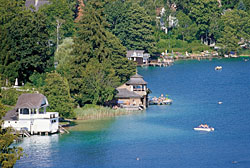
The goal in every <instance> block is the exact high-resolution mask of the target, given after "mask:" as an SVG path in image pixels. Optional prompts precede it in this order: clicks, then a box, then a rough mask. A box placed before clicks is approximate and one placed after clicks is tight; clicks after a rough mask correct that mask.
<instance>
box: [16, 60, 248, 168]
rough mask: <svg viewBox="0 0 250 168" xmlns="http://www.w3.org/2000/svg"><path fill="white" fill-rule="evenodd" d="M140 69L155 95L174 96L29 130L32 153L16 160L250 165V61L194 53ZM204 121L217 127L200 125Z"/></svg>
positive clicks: (106, 165)
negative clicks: (132, 109)
mask: <svg viewBox="0 0 250 168" xmlns="http://www.w3.org/2000/svg"><path fill="white" fill-rule="evenodd" d="M217 65H221V66H222V67H223V70H222V71H215V70H214V68H215V67H216V66H217ZM138 71H139V74H141V75H143V76H144V79H145V80H146V81H147V82H148V86H149V88H150V89H151V91H152V94H151V95H150V96H151V97H153V96H160V94H162V93H164V94H168V95H169V96H170V97H171V98H172V99H173V104H172V105H171V106H150V107H149V108H148V109H147V110H146V112H144V113H141V114H136V115H128V116H121V117H117V118H113V119H105V120H99V121H88V122H79V123H78V125H77V126H75V127H72V128H70V131H71V133H70V134H64V135H52V136H33V137H31V138H25V139H24V141H23V142H22V143H21V144H20V146H21V147H23V148H24V151H25V153H26V154H27V155H28V156H27V157H24V158H22V159H21V160H20V161H18V162H17V164H16V166H15V167H17V168H19V167H20V168H24V167H25V168H26V167H29V168H37V167H62V168H64V167H65V168H66V167H72V168H73V167H84V168H158V167H159V168H237V167H239V168H249V167H250V121H249V120H250V61H247V62H245V61H243V60H242V59H240V58H239V59H222V60H218V59H215V60H211V61H209V60H202V61H197V60H190V61H179V62H176V63H175V64H174V65H173V66H171V67H162V68H160V67H148V68H139V69H138ZM218 101H222V102H223V103H222V104H220V105H219V104H218ZM201 123H207V124H208V125H210V126H212V127H214V128H215V131H214V132H197V131H194V130H193V128H194V127H196V126H198V125H199V124H201Z"/></svg>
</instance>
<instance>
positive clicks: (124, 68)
mask: <svg viewBox="0 0 250 168" xmlns="http://www.w3.org/2000/svg"><path fill="white" fill-rule="evenodd" d="M93 7H95V8H93ZM85 9H86V10H85V11H84V14H83V16H82V18H81V20H80V21H79V23H78V24H79V25H78V30H77V34H76V37H75V38H74V45H73V52H72V54H73V55H74V56H73V57H72V58H71V59H70V61H69V63H67V65H68V67H67V72H65V71H64V72H63V74H64V76H66V77H67V79H68V80H69V83H70V90H71V95H72V97H74V98H75V99H76V100H77V101H78V103H79V104H80V105H83V103H84V102H86V101H89V102H90V100H83V98H84V95H83V93H84V90H83V87H84V86H85V85H86V83H87V82H88V81H85V80H83V78H84V76H83V75H84V74H83V72H84V71H85V70H86V69H85V68H86V67H87V65H88V62H89V61H90V60H92V59H95V60H98V62H99V63H101V64H103V66H105V67H109V68H110V72H109V71H107V73H111V72H113V70H114V73H115V76H117V77H118V79H119V82H120V83H123V82H125V81H127V80H128V79H129V77H130V76H131V75H132V74H133V73H134V72H135V64H134V62H132V61H129V60H128V59H127V58H126V48H125V47H123V46H122V45H121V42H120V40H119V39H118V38H116V37H115V36H114V35H113V34H112V33H110V32H108V31H107V30H106V29H105V27H106V26H107V23H106V21H105V18H104V17H103V16H102V15H103V13H102V10H103V9H102V8H101V7H100V3H99V2H96V3H95V2H92V3H88V4H87V6H86V8H85ZM106 76H108V75H106ZM115 85H116V84H115ZM112 86H114V85H112ZM107 96H108V95H107ZM108 97H109V96H108ZM107 99H108V98H107ZM103 100H104V99H103ZM91 102H93V103H95V102H96V101H94V100H93V101H91ZM99 103H100V102H99Z"/></svg>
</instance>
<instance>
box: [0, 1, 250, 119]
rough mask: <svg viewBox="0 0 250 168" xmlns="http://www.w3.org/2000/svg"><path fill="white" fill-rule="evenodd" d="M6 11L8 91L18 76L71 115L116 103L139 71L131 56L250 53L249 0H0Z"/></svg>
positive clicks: (1, 61)
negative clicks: (130, 52)
mask: <svg viewBox="0 0 250 168" xmlns="http://www.w3.org/2000/svg"><path fill="white" fill-rule="evenodd" d="M28 1H29V2H33V4H31V5H27V4H28V3H27V2H28ZM41 2H43V3H41ZM39 3H41V4H42V5H37V4H39ZM0 12H1V15H0V50H1V52H0V78H1V86H10V85H13V84H14V82H15V79H16V78H18V82H19V85H24V86H26V87H31V88H36V89H37V90H39V91H40V92H41V93H43V94H45V95H46V96H47V97H48V99H49V101H50V102H52V101H53V103H51V105H50V109H51V110H55V111H60V112H61V114H60V115H61V116H64V117H71V118H72V117H74V113H73V111H72V110H73V108H74V107H76V106H84V105H85V104H98V105H103V104H104V103H105V102H107V101H110V100H112V99H113V96H114V95H115V93H116V91H115V88H116V87H117V86H119V85H121V84H122V83H124V82H126V81H127V80H128V79H129V77H130V76H131V75H132V74H134V73H135V71H136V65H135V63H134V62H131V61H129V60H128V59H127V58H126V50H135V49H136V50H145V51H146V52H148V53H150V54H151V55H156V54H157V53H161V52H163V51H165V50H168V51H171V50H172V51H179V52H185V51H188V52H195V51H203V50H205V49H213V47H214V46H216V47H217V48H219V49H220V53H222V54H225V53H229V52H231V51H234V52H241V50H246V49H249V41H250V39H249V38H250V1H249V0H233V1H229V0H189V1H187V0H93V1H87V0H85V1H84V0H46V1H44V0H39V1H38V0H27V1H25V0H21V1H20V0H8V1H6V0H0ZM12 92H14V91H11V94H10V93H5V91H1V96H2V97H8V96H7V95H11V97H17V95H18V94H17V93H12ZM4 95H5V96H4ZM13 95H15V96H13ZM14 100H15V99H14ZM14 100H13V101H14ZM13 101H12V102H10V101H6V100H5V99H3V98H2V102H3V103H4V104H9V105H13ZM60 104H64V106H65V107H62V106H60Z"/></svg>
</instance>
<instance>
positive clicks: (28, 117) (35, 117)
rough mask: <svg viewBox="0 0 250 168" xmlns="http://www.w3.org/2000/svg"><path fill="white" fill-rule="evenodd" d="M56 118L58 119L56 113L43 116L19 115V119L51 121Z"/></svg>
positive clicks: (47, 113)
mask: <svg viewBox="0 0 250 168" xmlns="http://www.w3.org/2000/svg"><path fill="white" fill-rule="evenodd" d="M57 117H58V112H46V113H45V114H29V115H19V119H51V118H57Z"/></svg>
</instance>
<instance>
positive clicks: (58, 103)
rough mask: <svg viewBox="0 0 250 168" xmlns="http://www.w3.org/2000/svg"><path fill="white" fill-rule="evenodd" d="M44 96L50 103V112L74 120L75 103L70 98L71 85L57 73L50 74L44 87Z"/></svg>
mask: <svg viewBox="0 0 250 168" xmlns="http://www.w3.org/2000/svg"><path fill="white" fill-rule="evenodd" d="M43 94H44V95H45V96H46V97H47V99H48V102H49V110H50V111H57V112H59V115H60V116H61V117H66V118H74V117H75V114H74V112H73V108H74V103H73V99H72V98H71V97H70V92H69V84H68V81H67V79H66V78H63V77H62V76H61V75H60V74H58V73H56V72H52V73H48V74H47V75H46V79H45V86H44V87H43Z"/></svg>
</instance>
